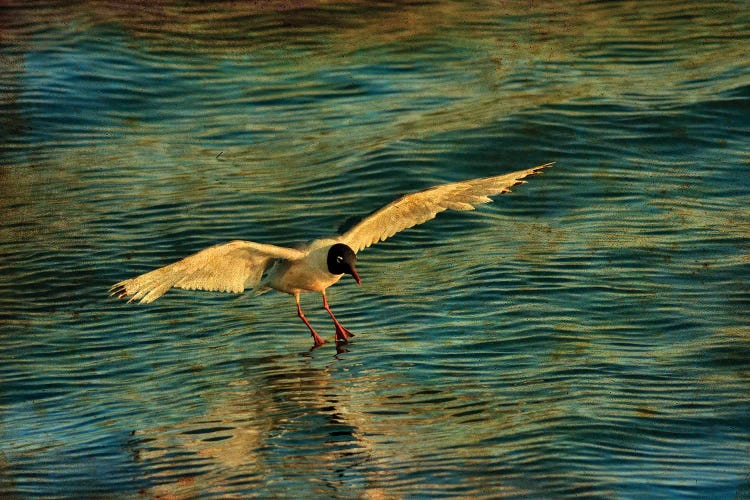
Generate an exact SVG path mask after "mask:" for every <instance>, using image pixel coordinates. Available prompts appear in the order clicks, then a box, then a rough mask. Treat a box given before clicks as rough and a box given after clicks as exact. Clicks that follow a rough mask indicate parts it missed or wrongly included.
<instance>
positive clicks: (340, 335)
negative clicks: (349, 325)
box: [320, 291, 354, 342]
mask: <svg viewBox="0 0 750 500" xmlns="http://www.w3.org/2000/svg"><path fill="white" fill-rule="evenodd" d="M320 293H321V295H323V308H324V309H325V310H326V311H327V312H328V315H329V316H330V317H331V319H332V320H333V324H334V325H335V326H336V342H347V341H348V340H349V339H350V338H351V337H354V334H353V333H352V332H350V331H349V330H347V329H346V328H344V327H343V326H341V323H339V320H337V319H336V316H334V315H333V311H331V308H330V307H328V299H327V298H326V292H325V291H322V292H320Z"/></svg>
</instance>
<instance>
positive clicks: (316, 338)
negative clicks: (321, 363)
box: [294, 294, 326, 347]
mask: <svg viewBox="0 0 750 500" xmlns="http://www.w3.org/2000/svg"><path fill="white" fill-rule="evenodd" d="M294 301H295V302H296V303H297V316H299V319H301V320H302V321H303V322H304V323H305V325H307V328H308V329H309V330H310V334H311V335H312V338H313V343H314V344H315V347H318V346H320V345H323V344H325V342H326V341H325V340H323V339H322V338H320V335H318V332H316V331H315V329H314V328H313V327H312V325H311V324H310V322H309V321H307V318H305V314H304V313H303V312H302V307H301V306H300V305H299V294H295V295H294Z"/></svg>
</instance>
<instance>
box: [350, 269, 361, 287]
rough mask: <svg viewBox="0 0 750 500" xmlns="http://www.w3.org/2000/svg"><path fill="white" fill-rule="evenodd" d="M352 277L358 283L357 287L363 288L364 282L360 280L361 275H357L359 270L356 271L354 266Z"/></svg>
mask: <svg viewBox="0 0 750 500" xmlns="http://www.w3.org/2000/svg"><path fill="white" fill-rule="evenodd" d="M352 277H354V280H355V281H356V282H357V285H359V286H362V280H361V279H359V274H357V270H356V269H354V266H352Z"/></svg>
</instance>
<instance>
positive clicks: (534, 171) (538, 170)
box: [531, 161, 556, 175]
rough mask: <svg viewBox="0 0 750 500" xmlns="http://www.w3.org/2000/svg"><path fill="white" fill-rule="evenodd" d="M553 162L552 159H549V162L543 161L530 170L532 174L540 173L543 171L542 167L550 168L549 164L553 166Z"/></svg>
mask: <svg viewBox="0 0 750 500" xmlns="http://www.w3.org/2000/svg"><path fill="white" fill-rule="evenodd" d="M555 163H556V162H554V161H551V162H548V163H545V164H543V165H538V166H536V167H533V168H532V169H531V171H532V175H538V174H541V173H542V172H543V171H544V169H545V168H550V167H551V166H553V165H554V164H555Z"/></svg>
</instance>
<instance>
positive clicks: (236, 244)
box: [110, 240, 305, 304]
mask: <svg viewBox="0 0 750 500" xmlns="http://www.w3.org/2000/svg"><path fill="white" fill-rule="evenodd" d="M304 255H305V254H304V253H303V252H301V251H299V250H294V249H291V248H284V247H277V246H274V245H265V244H262V243H254V242H252V241H240V240H237V241H231V242H229V243H223V244H221V245H214V246H212V247H209V248H206V249H204V250H201V251H200V252H198V253H195V254H193V255H190V256H189V257H185V258H184V259H182V260H180V261H177V262H175V263H173V264H169V265H168V266H164V267H160V268H159V269H155V270H153V271H150V272H148V273H145V274H141V275H140V276H136V277H135V278H132V279H128V280H125V281H121V282H119V283H117V284H115V285H114V286H112V288H111V289H110V292H111V295H117V297H118V298H123V297H127V296H130V300H128V302H133V301H140V302H141V303H143V304H148V303H149V302H153V301H154V300H156V299H158V298H159V297H161V296H162V295H164V294H165V293H166V292H167V290H169V289H170V288H172V287H177V288H184V289H186V290H208V291H214V292H232V293H240V292H243V291H244V290H245V288H252V287H255V286H257V285H258V283H259V282H260V279H261V276H263V271H265V269H266V267H267V266H268V265H269V263H270V262H271V261H273V260H274V259H286V260H295V259H299V258H302V257H303V256H304Z"/></svg>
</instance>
